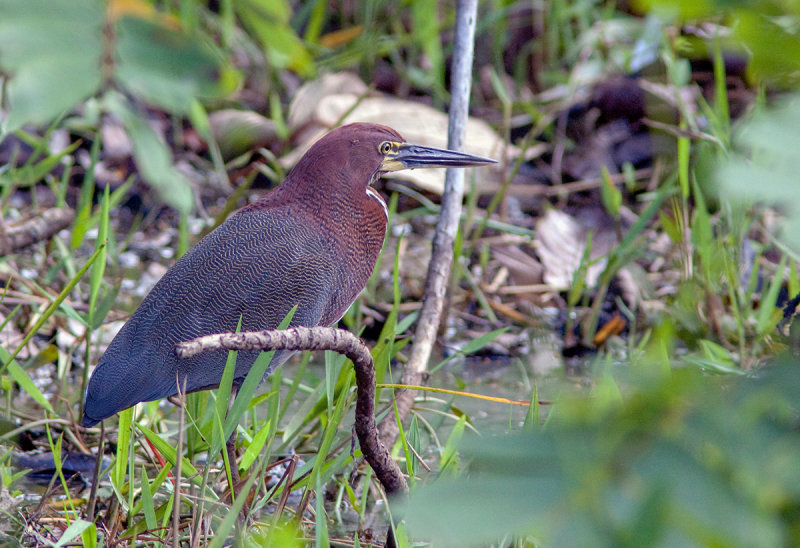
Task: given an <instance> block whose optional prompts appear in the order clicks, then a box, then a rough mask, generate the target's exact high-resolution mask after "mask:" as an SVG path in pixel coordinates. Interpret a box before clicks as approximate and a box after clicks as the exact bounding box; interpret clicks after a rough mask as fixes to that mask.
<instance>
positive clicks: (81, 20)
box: [0, 0, 105, 131]
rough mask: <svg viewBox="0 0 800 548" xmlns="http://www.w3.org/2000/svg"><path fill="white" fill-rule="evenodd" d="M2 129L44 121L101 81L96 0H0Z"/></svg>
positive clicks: (101, 21) (101, 13) (90, 92)
mask: <svg viewBox="0 0 800 548" xmlns="http://www.w3.org/2000/svg"><path fill="white" fill-rule="evenodd" d="M0 13H2V17H0V52H2V55H0V71H2V72H4V73H5V74H10V75H12V76H11V78H9V79H8V81H7V82H6V86H5V100H6V101H7V104H8V118H7V119H6V120H5V131H14V130H16V129H18V128H20V127H21V126H23V125H24V124H44V123H47V122H48V121H50V120H52V119H53V118H55V117H56V116H58V115H59V114H61V113H63V112H64V111H66V110H69V109H70V108H72V106H73V105H75V104H76V103H78V102H79V101H82V100H83V99H85V98H87V97H89V96H91V95H93V94H94V93H95V92H96V90H97V89H98V88H99V87H100V84H101V81H102V72H101V67H102V58H103V40H104V37H103V32H102V29H103V24H104V20H105V10H104V8H103V4H102V3H101V2H99V1H97V0H0Z"/></svg>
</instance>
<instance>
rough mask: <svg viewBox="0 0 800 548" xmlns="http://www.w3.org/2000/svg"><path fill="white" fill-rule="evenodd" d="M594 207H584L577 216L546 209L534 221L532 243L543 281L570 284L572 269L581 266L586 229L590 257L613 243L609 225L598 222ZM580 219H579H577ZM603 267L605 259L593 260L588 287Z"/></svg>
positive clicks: (606, 251)
mask: <svg viewBox="0 0 800 548" xmlns="http://www.w3.org/2000/svg"><path fill="white" fill-rule="evenodd" d="M597 218H598V215H597V210H590V209H586V210H583V211H582V212H581V215H580V217H579V218H576V217H572V216H570V215H568V214H566V213H564V212H562V211H558V210H555V209H551V210H549V211H548V212H547V213H546V214H545V215H544V217H542V219H541V220H540V221H539V222H538V223H537V225H536V236H535V237H534V242H533V243H534V246H535V247H536V252H537V253H538V255H539V258H540V259H541V261H542V265H543V266H544V281H545V283H548V284H550V285H552V286H554V287H556V288H559V289H566V288H568V287H570V285H572V281H573V277H574V273H575V271H576V270H577V269H578V268H579V267H580V266H581V257H582V256H583V252H584V249H585V247H586V238H587V235H588V233H589V231H590V230H591V231H593V232H594V236H593V237H592V249H591V252H590V254H589V256H590V259H591V260H592V261H593V260H594V259H597V258H600V257H603V256H604V255H606V254H607V253H608V252H609V251H610V250H611V248H612V247H613V246H614V245H615V242H616V236H615V235H614V231H613V230H612V229H611V227H609V226H604V225H603V224H601V223H599V222H598V219H597ZM579 219H580V220H579ZM605 267H606V260H605V259H601V260H598V261H597V262H593V263H592V264H591V265H590V266H589V268H588V270H587V273H586V283H587V284H588V285H589V286H590V287H591V286H593V285H595V283H597V278H598V277H599V276H600V274H601V273H602V272H603V269H604V268H605Z"/></svg>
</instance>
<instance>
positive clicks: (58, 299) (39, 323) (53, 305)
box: [0, 244, 105, 374]
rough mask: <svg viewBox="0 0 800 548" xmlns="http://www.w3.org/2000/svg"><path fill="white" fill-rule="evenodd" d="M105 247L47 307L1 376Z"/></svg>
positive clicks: (95, 252) (5, 363)
mask: <svg viewBox="0 0 800 548" xmlns="http://www.w3.org/2000/svg"><path fill="white" fill-rule="evenodd" d="M104 247H105V244H103V245H102V246H100V247H99V248H98V249H95V251H94V253H92V256H91V257H89V260H88V261H86V263H85V264H84V265H83V266H82V267H81V269H80V270H79V271H78V273H77V274H76V275H75V277H74V278H72V279H71V280H70V281H69V283H68V284H67V285H66V287H64V289H63V290H61V293H59V294H58V297H56V299H55V300H54V301H53V302H52V303H50V305H49V306H48V307H47V309H46V310H45V311H44V313H43V314H42V315H41V316H40V317H39V319H38V320H37V321H36V323H34V324H33V326H32V327H31V328H30V329H29V330H28V333H27V334H26V335H25V337H24V338H23V339H22V342H21V343H19V346H17V349H16V350H14V352H13V353H11V355H9V356H8V357H7V358H6V359H5V361H4V362H3V367H2V368H0V374H1V373H3V371H5V370H6V368H7V367H8V366H9V364H10V363H11V362H12V361H13V359H14V358H16V357H17V354H19V353H20V351H21V350H22V349H23V348H25V345H26V344H28V343H29V342H30V340H31V339H32V338H33V336H34V335H36V333H38V332H39V329H41V327H42V326H43V325H44V322H46V321H47V320H48V319H49V318H50V316H51V315H52V314H53V312H55V310H56V309H57V308H58V307H59V306H60V305H61V303H62V302H64V299H66V298H67V295H69V294H70V293H71V292H72V290H73V289H75V286H76V285H78V282H79V281H80V279H81V278H83V276H84V274H86V271H87V270H89V268H90V267H91V266H92V264H94V262H95V261H96V260H97V257H98V256H99V255H100V252H101V251H102V250H103V248H104Z"/></svg>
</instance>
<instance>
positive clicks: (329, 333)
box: [175, 327, 408, 495]
mask: <svg viewBox="0 0 800 548" xmlns="http://www.w3.org/2000/svg"><path fill="white" fill-rule="evenodd" d="M212 350H250V351H252V350H333V351H334V352H338V353H340V354H344V355H345V356H347V357H348V358H350V359H351V360H352V361H353V368H354V370H355V373H356V385H357V387H358V394H357V399H356V411H355V414H356V419H355V430H356V435H357V436H358V443H359V444H360V445H361V452H362V453H363V454H364V458H365V459H366V460H367V462H368V463H369V465H370V466H371V467H372V469H373V470H374V471H375V475H376V476H377V477H378V479H379V480H380V482H381V484H382V485H383V488H384V489H385V490H386V494H387V495H396V494H398V493H405V492H407V491H408V484H407V483H406V479H405V477H404V476H403V473H402V472H401V471H400V467H399V466H398V465H397V463H396V462H395V461H394V459H393V458H392V456H391V454H390V453H389V451H388V450H387V449H386V446H385V445H384V444H383V442H381V439H380V437H379V435H378V427H377V425H376V423H375V370H374V366H373V363H372V355H371V354H370V351H369V348H367V346H366V345H365V344H364V343H363V342H362V341H361V339H359V338H358V337H356V336H355V335H353V334H352V333H350V332H349V331H345V330H343V329H335V328H332V327H293V328H291V329H278V330H273V331H252V332H242V333H220V334H218V335H206V336H204V337H198V338H196V339H193V340H191V341H187V342H182V343H179V344H178V345H177V346H176V348H175V353H176V354H177V355H178V356H179V357H181V358H189V357H191V356H195V355H197V354H200V353H202V352H210V351H212Z"/></svg>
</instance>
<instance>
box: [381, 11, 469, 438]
mask: <svg viewBox="0 0 800 548" xmlns="http://www.w3.org/2000/svg"><path fill="white" fill-rule="evenodd" d="M477 12H478V0H458V3H457V5H456V27H455V34H454V36H455V38H454V39H455V43H454V47H453V66H452V71H451V72H452V78H451V82H452V83H451V86H452V89H451V93H452V101H451V102H450V122H449V129H448V135H447V148H449V149H450V150H459V151H460V150H462V148H463V143H464V133H465V132H466V126H467V117H468V115H469V97H470V89H471V87H472V57H473V47H474V43H475V19H476V17H477ZM464 172H465V170H464V169H448V170H447V176H446V178H445V183H444V194H442V210H441V213H440V215H439V222H438V223H437V225H436V234H435V236H434V239H433V253H432V255H431V262H430V264H429V266H428V277H427V279H426V281H425V295H424V297H423V304H422V312H421V313H420V316H419V320H418V322H417V328H416V331H415V333H414V347H413V350H412V353H411V358H410V359H409V361H408V364H406V368H405V372H404V373H403V380H402V381H401V382H402V384H406V385H417V384H420V383H421V382H422V377H423V375H424V373H425V371H426V370H427V368H428V360H429V359H430V355H431V351H432V350H433V344H434V343H435V342H436V333H437V331H438V329H439V323H440V322H441V317H442V309H443V308H444V300H445V292H446V290H447V280H448V279H449V277H450V265H451V263H452V262H453V246H454V245H455V241H456V234H457V233H458V220H459V218H460V216H461V204H462V202H463V200H464V174H465V173H464ZM415 396H416V391H414V390H401V391H398V392H396V401H397V410H398V415H399V417H400V420H403V419H405V417H406V416H408V413H409V411H410V410H411V405H412V404H413V403H414V397H415ZM397 434H398V429H397V422H396V420H395V414H394V413H389V414H388V415H386V417H385V418H384V419H383V420H382V421H381V425H380V436H381V439H383V440H384V441H385V442H386V444H387V445H388V446H390V447H391V446H392V445H393V444H394V440H395V439H396V438H397Z"/></svg>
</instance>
